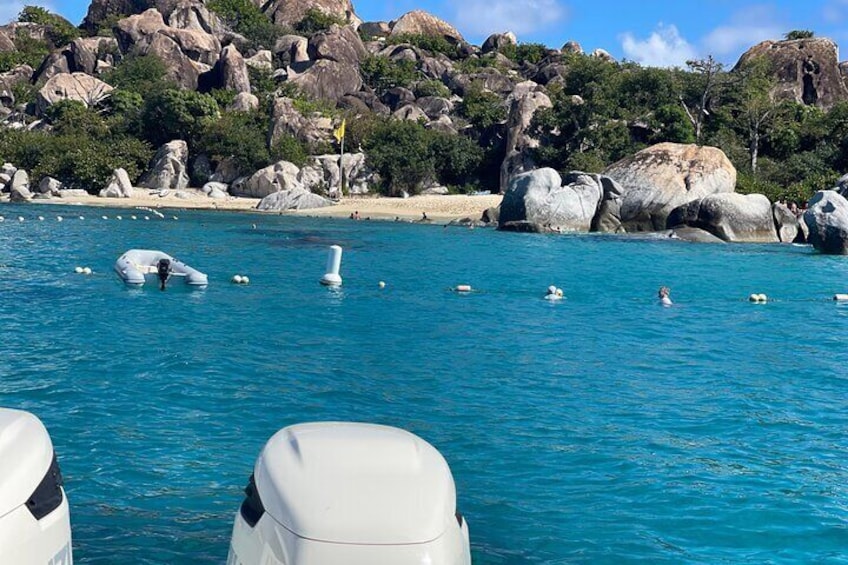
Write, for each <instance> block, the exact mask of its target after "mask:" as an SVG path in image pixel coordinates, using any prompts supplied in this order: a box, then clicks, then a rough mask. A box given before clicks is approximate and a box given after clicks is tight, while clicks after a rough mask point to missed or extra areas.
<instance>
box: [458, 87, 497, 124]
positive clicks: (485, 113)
mask: <svg viewBox="0 0 848 565" xmlns="http://www.w3.org/2000/svg"><path fill="white" fill-rule="evenodd" d="M457 113H458V114H459V115H460V116H462V117H463V118H465V119H467V120H468V121H469V122H471V123H472V124H473V125H474V126H475V127H477V128H479V129H488V128H490V127H491V126H493V125H494V124H497V123H500V122H502V121H504V120H505V119H506V115H507V112H506V107H505V106H504V104H503V101H501V99H500V97H499V96H498V95H497V94H495V93H494V92H491V91H488V90H485V89H484V88H483V87H482V86H481V85H480V84H478V83H473V84H472V85H471V86H470V87H469V88H468V89H467V90H466V92H465V96H464V97H463V99H462V102H460V103H459V105H458V106H457Z"/></svg>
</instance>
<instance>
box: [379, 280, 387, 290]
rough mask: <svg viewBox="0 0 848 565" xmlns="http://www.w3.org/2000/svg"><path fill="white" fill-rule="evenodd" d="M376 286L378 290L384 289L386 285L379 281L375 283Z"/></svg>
mask: <svg viewBox="0 0 848 565" xmlns="http://www.w3.org/2000/svg"><path fill="white" fill-rule="evenodd" d="M377 286H379V287H380V288H386V283H384V282H383V281H380V282H378V283H377Z"/></svg>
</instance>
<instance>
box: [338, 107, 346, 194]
mask: <svg viewBox="0 0 848 565" xmlns="http://www.w3.org/2000/svg"><path fill="white" fill-rule="evenodd" d="M342 123H344V122H342ZM342 127H344V126H342ZM344 140H345V136H344V134H342V142H341V152H340V154H339V172H340V173H341V181H340V182H341V193H340V194H339V196H340V197H341V196H344V193H345V170H344Z"/></svg>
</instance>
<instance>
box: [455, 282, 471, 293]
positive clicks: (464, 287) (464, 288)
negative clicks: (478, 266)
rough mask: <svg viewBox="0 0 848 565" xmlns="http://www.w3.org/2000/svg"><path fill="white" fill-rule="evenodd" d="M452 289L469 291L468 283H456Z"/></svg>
mask: <svg viewBox="0 0 848 565" xmlns="http://www.w3.org/2000/svg"><path fill="white" fill-rule="evenodd" d="M454 291H456V292H471V285H470V284H458V285H456V286H455V287H454Z"/></svg>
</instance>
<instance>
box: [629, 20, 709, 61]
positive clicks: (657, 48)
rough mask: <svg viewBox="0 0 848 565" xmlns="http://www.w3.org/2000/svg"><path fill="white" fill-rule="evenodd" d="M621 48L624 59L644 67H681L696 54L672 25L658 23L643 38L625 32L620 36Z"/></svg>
mask: <svg viewBox="0 0 848 565" xmlns="http://www.w3.org/2000/svg"><path fill="white" fill-rule="evenodd" d="M621 49H622V51H623V52H624V57H625V58H626V59H630V60H631V61H635V62H637V63H639V64H640V65H643V66H646V67H683V66H685V65H686V61H687V60H689V59H694V58H695V56H696V52H695V48H694V47H692V46H691V45H690V44H689V42H687V41H686V40H685V39H684V38H683V37H681V36H680V33H679V32H678V31H677V27H676V26H674V25H663V24H659V25H658V26H657V29H656V31H654V32H653V33H652V34H651V35H650V37H648V38H647V39H645V40H638V39H636V38H635V37H633V34H631V33H625V34H624V35H622V36H621Z"/></svg>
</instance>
